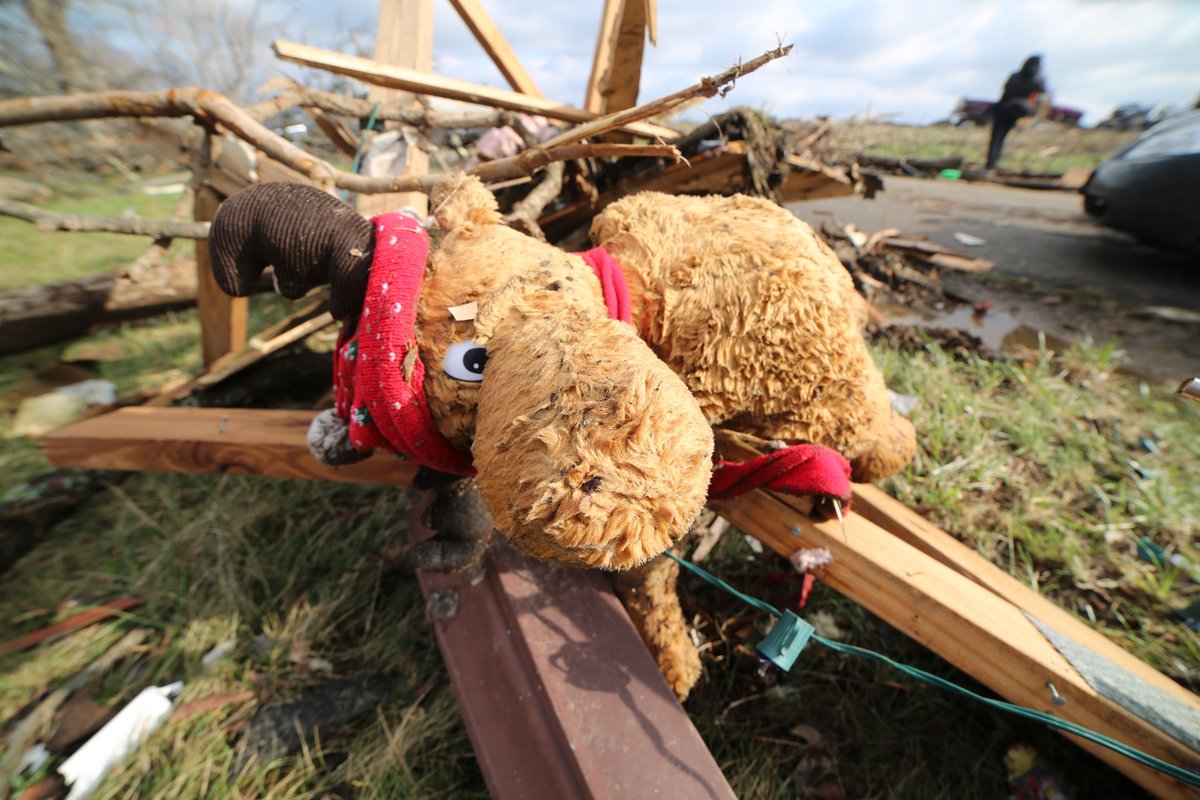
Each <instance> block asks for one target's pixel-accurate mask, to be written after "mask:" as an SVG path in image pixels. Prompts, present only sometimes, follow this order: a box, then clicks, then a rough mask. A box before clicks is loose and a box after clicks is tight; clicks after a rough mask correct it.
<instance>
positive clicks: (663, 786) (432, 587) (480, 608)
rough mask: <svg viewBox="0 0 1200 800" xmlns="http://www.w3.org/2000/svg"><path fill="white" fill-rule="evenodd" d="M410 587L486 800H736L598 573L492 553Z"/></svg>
mask: <svg viewBox="0 0 1200 800" xmlns="http://www.w3.org/2000/svg"><path fill="white" fill-rule="evenodd" d="M428 500H429V498H428V497H427V496H425V497H423V498H422V499H421V500H419V501H414V502H413V503H412V504H411V505H410V509H409V516H408V520H409V522H408V524H409V535H410V537H413V538H415V539H420V538H424V537H425V536H428V535H430V532H429V531H428V530H426V529H425V528H424V527H423V526H422V525H421V523H420V518H421V511H422V510H423V509H424V507H425V505H427V503H428ZM420 581H421V588H422V590H423V591H424V592H425V597H426V601H427V607H428V609H429V613H430V616H431V618H432V620H433V624H434V630H435V631H436V633H437V638H438V644H439V646H440V647H441V651H442V658H443V659H444V661H445V663H446V669H447V671H448V672H449V674H450V680H451V682H452V684H453V686H454V691H455V693H456V695H457V696H458V699H459V706H460V708H461V709H462V714H463V718H464V720H465V722H466V726H467V733H468V735H469V736H470V737H471V742H472V744H473V745H474V747H475V754H476V757H477V758H478V760H479V766H480V768H481V769H482V771H483V776H484V780H486V781H487V785H488V789H489V790H490V792H491V794H492V797H494V798H496V799H497V800H506V798H522V800H529V799H530V798H533V799H535V800H536V798H553V799H554V800H563V799H564V798H595V799H596V800H601V799H602V798H611V799H612V800H618V799H619V800H632V799H634V798H643V797H645V798H651V797H653V798H663V797H686V798H733V797H735V795H734V793H733V790H732V789H731V788H730V787H729V784H728V782H726V780H725V777H724V775H722V774H721V770H720V768H719V767H718V766H717V763H716V761H715V760H714V759H713V757H712V754H711V753H709V752H708V748H707V747H705V745H704V741H703V740H702V739H701V738H700V734H699V733H698V732H697V731H696V728H695V726H693V725H692V722H691V720H690V719H689V718H688V716H687V712H686V711H684V710H683V707H682V706H680V704H679V702H678V701H677V700H676V699H675V695H674V694H673V693H672V692H671V690H670V688H669V687H668V686H667V683H666V681H665V680H664V679H663V677H662V674H661V673H660V672H659V671H658V667H657V666H656V665H655V663H654V661H653V659H651V658H650V655H649V653H648V652H647V650H646V646H645V645H644V644H643V643H642V640H641V637H639V636H638V633H637V631H636V630H635V629H634V627H633V623H631V622H630V621H629V617H628V615H626V613H625V609H624V608H623V607H622V606H621V603H620V601H619V600H618V599H617V598H616V596H615V595H614V594H613V593H612V591H611V590H610V588H609V587H608V585H607V582H606V580H605V579H604V577H603V575H601V574H600V573H598V572H595V571H589V570H581V569H574V568H570V567H562V566H557V565H553V564H548V563H545V562H540V561H534V560H533V559H530V558H526V557H525V556H523V555H521V554H519V553H518V552H516V551H515V550H513V549H512V548H511V547H510V546H508V545H507V544H505V543H502V542H501V543H498V544H494V545H493V546H492V548H491V549H490V551H489V552H488V555H487V558H486V561H485V564H484V566H483V568H482V570H481V571H478V572H475V573H468V574H433V573H422V574H421V578H420Z"/></svg>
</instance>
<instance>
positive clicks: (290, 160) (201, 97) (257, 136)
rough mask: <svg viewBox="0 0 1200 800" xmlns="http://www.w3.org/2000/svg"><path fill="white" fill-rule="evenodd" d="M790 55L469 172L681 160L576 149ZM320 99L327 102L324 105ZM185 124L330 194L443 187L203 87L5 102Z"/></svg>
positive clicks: (29, 113) (492, 177)
mask: <svg viewBox="0 0 1200 800" xmlns="http://www.w3.org/2000/svg"><path fill="white" fill-rule="evenodd" d="M791 49H792V48H791V45H788V46H787V47H777V48H775V49H774V50H771V51H769V52H767V53H764V54H763V55H761V56H759V57H758V58H755V59H752V60H751V61H748V62H746V63H744V64H739V65H737V66H734V67H731V68H729V69H727V70H725V71H724V72H722V73H720V74H719V75H715V76H712V77H708V78H703V79H701V80H700V82H699V83H697V84H695V85H693V86H689V87H688V88H687V89H684V90H682V91H679V92H675V93H674V94H670V95H667V96H665V97H661V98H659V99H657V100H652V101H650V102H648V103H643V104H641V105H639V106H635V107H634V108H630V109H625V110H624V111H619V112H616V113H614V114H606V115H605V116H603V117H598V118H597V119H594V120H592V121H591V122H587V123H584V124H582V125H579V126H577V127H575V128H572V129H571V130H569V131H567V132H565V133H563V134H560V135H559V136H556V137H554V138H553V139H551V140H549V141H547V142H545V143H543V144H541V145H540V146H538V147H533V148H530V149H529V150H526V151H525V152H523V153H520V154H519V155H516V156H513V157H512V158H506V159H498V160H496V161H488V162H486V163H484V164H481V165H480V166H478V167H475V168H474V169H472V170H470V172H472V173H474V174H476V175H478V176H479V177H480V178H481V179H483V180H485V181H496V180H502V179H505V178H512V177H516V176H519V175H532V174H533V173H534V172H536V171H537V170H538V169H541V168H542V167H544V166H546V165H547V164H550V163H553V162H555V161H566V160H570V159H574V158H588V157H611V158H619V157H623V156H646V157H673V158H676V159H678V158H679V157H680V156H679V152H678V151H677V150H676V149H675V148H673V147H669V146H667V145H596V144H585V145H578V144H570V143H571V142H578V141H580V140H582V139H586V138H590V137H593V136H598V135H600V134H602V133H607V132H608V131H611V130H615V129H617V128H621V127H624V126H627V125H628V124H629V123H630V122H635V121H637V120H642V119H646V118H648V117H651V116H654V115H655V114H661V113H663V112H665V111H669V110H671V109H673V108H676V107H678V106H680V105H682V104H684V103H686V102H688V101H689V100H691V99H693V98H695V97H713V96H714V95H716V94H718V93H720V94H724V93H725V92H728V91H729V89H730V88H732V84H733V83H734V82H735V81H736V80H737V79H738V78H739V77H741V76H743V75H746V74H749V73H751V72H753V71H754V70H756V69H758V68H759V67H761V66H763V65H765V64H767V63H769V62H771V61H774V60H775V59H777V58H782V57H783V56H785V55H787V54H788V53H789V52H790V51H791ZM309 91H311V90H309ZM312 97H314V98H316V97H318V95H315V94H314V95H312ZM320 99H322V100H325V99H328V98H327V97H321V98H320ZM368 113H369V111H368ZM184 116H191V117H194V118H196V120H197V122H200V123H209V124H211V123H220V124H221V125H223V126H224V127H225V128H227V129H228V130H229V131H230V132H231V133H233V134H234V135H235V136H237V137H238V138H240V139H242V140H243V141H246V142H248V143H250V144H251V145H253V146H255V147H257V148H258V149H259V150H261V151H263V152H264V153H265V154H266V155H267V156H268V157H270V158H272V159H274V160H276V161H278V162H280V163H282V164H285V165H287V166H289V167H291V168H292V169H294V170H296V171H297V172H300V173H302V174H304V175H306V176H307V177H309V178H311V179H312V180H313V181H314V182H315V183H316V184H317V185H318V186H320V187H321V188H323V189H330V188H333V187H337V188H339V189H346V190H348V191H351V192H357V193H359V194H381V193H394V192H407V191H425V192H427V191H429V189H430V188H431V187H432V186H433V184H434V183H436V182H437V181H438V180H440V178H438V177H435V176H429V175H422V176H410V177H404V178H386V177H384V178H371V177H367V176H364V175H355V174H352V173H348V172H343V171H341V170H339V169H337V168H336V167H334V166H333V165H332V164H330V163H328V162H326V161H323V160H322V159H319V158H317V157H316V156H313V155H311V154H309V153H306V152H305V151H303V150H301V149H300V148H299V147H297V146H296V145H294V144H292V143H291V142H289V141H287V140H286V139H283V138H282V137H280V136H277V135H275V134H274V133H272V132H271V131H270V130H268V129H267V128H266V127H264V126H263V125H262V123H260V122H258V121H257V120H256V119H254V118H253V117H252V116H251V115H250V114H249V113H248V112H246V111H245V110H243V109H241V108H239V107H238V106H236V105H235V104H234V103H232V102H231V101H230V100H229V99H228V98H226V97H225V96H224V95H220V94H217V93H216V92H209V91H205V90H203V89H198V88H196V87H186V88H181V89H168V90H165V91H161V92H129V91H111V92H93V93H90V94H77V95H67V96H61V97H24V98H19V99H16V100H6V101H3V102H0V127H5V126H13V125H29V124H33V123H37V122H52V121H67V120H81V119H101V118H110V117H184ZM18 216H19V215H18ZM104 230H108V229H107V228H105V229H104ZM152 233H153V232H152Z"/></svg>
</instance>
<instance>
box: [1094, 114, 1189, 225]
mask: <svg viewBox="0 0 1200 800" xmlns="http://www.w3.org/2000/svg"><path fill="white" fill-rule="evenodd" d="M1083 207H1084V210H1086V211H1087V212H1088V213H1089V214H1091V215H1092V216H1093V217H1095V218H1096V219H1097V220H1098V221H1099V222H1100V223H1101V224H1103V225H1107V226H1108V227H1111V228H1116V229H1117V230H1122V231H1125V232H1127V233H1131V234H1133V235H1134V236H1136V237H1138V238H1139V239H1142V240H1143V241H1146V242H1149V243H1151V244H1157V245H1164V246H1167V247H1180V248H1191V247H1197V246H1200V111H1189V112H1187V113H1186V114H1180V115H1178V116H1175V117H1171V118H1169V119H1166V120H1164V121H1162V122H1160V123H1158V124H1157V125H1155V126H1154V127H1153V128H1150V129H1149V130H1148V131H1146V132H1145V133H1143V134H1142V135H1141V136H1139V137H1138V138H1137V139H1135V140H1134V141H1133V142H1131V143H1130V144H1128V145H1126V146H1125V147H1123V148H1121V149H1120V150H1118V151H1117V152H1116V153H1114V154H1113V155H1112V157H1111V158H1109V159H1108V160H1107V161H1105V162H1104V163H1103V164H1101V165H1100V166H1098V167H1096V169H1095V171H1093V172H1092V176H1091V178H1089V179H1088V182H1087V184H1086V185H1085V186H1084V187H1083Z"/></svg>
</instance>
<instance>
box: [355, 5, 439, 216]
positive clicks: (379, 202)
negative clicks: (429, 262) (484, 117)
mask: <svg viewBox="0 0 1200 800" xmlns="http://www.w3.org/2000/svg"><path fill="white" fill-rule="evenodd" d="M375 60H376V61H378V62H381V63H383V64H389V65H393V66H394V67H396V68H398V69H408V70H411V71H412V72H414V73H415V74H417V75H424V74H427V73H428V72H429V71H430V70H432V69H433V0H380V2H379V21H378V23H377V26H376V29H375ZM404 88H405V87H402V86H400V87H397V86H392V87H388V86H382V85H373V86H372V87H371V90H370V92H368V93H367V100H369V101H371V102H372V103H381V104H382V103H395V102H397V101H404V100H408V101H410V102H411V104H412V105H414V106H416V105H417V102H416V98H415V97H411V96H409V95H405V94H404V93H403V92H400V91H396V90H397V89H404ZM364 135H365V136H368V137H370V136H371V135H372V134H371V133H370V132H369V131H368V132H366V133H364ZM406 138H407V137H406ZM367 141H368V144H369V142H370V139H368V140H367ZM428 172H429V154H428V153H426V152H425V151H424V150H422V149H420V148H419V147H415V146H413V145H412V144H411V142H410V143H409V144H408V145H407V147H406V150H405V155H404V162H403V164H402V167H401V170H400V175H401V176H407V177H413V176H420V175H425V174H426V173H428ZM404 206H411V207H413V208H415V209H416V210H417V211H418V212H419V213H421V214H424V213H425V212H426V211H427V210H428V206H429V197H428V196H427V195H426V194H424V193H423V192H397V193H395V194H376V195H362V196H360V197H359V200H358V212H359V213H360V214H362V215H363V216H364V217H367V218H370V217H372V216H374V215H376V214H381V213H383V212H385V211H392V210H394V209H397V208H403V207H404Z"/></svg>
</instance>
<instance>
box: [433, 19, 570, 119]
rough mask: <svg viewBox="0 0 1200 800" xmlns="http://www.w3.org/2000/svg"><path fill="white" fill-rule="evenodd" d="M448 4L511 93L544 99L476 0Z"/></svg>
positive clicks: (506, 41) (510, 46)
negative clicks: (510, 88)
mask: <svg viewBox="0 0 1200 800" xmlns="http://www.w3.org/2000/svg"><path fill="white" fill-rule="evenodd" d="M450 5H452V6H454V10H455V11H457V12H458V16H459V17H461V18H462V21H463V22H464V23H466V25H467V27H468V28H470V30H471V33H472V34H473V35H474V36H475V39H476V40H477V41H478V42H479V44H480V46H482V47H483V49H484V52H486V53H487V54H488V56H489V57H491V59H492V63H493V64H495V65H496V69H498V70H500V74H501V75H503V76H504V80H506V81H508V85H509V86H511V87H512V88H513V91H515V92H520V93H521V94H525V95H529V96H530V97H545V95H543V94H542V92H541V90H539V89H538V87H537V83H535V82H534V80H533V77H532V76H531V75H530V74H529V73H528V72H527V71H526V70H525V67H524V66H522V65H521V61H520V59H518V58H517V54H516V53H515V52H514V51H513V49H512V45H510V44H509V43H508V40H507V39H505V38H504V34H502V33H501V32H500V29H499V28H498V27H496V23H495V22H494V21H492V18H491V16H490V15H489V14H488V13H487V11H485V10H484V8H483V5H482V4H480V2H479V0H450ZM589 110H592V109H589Z"/></svg>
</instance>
